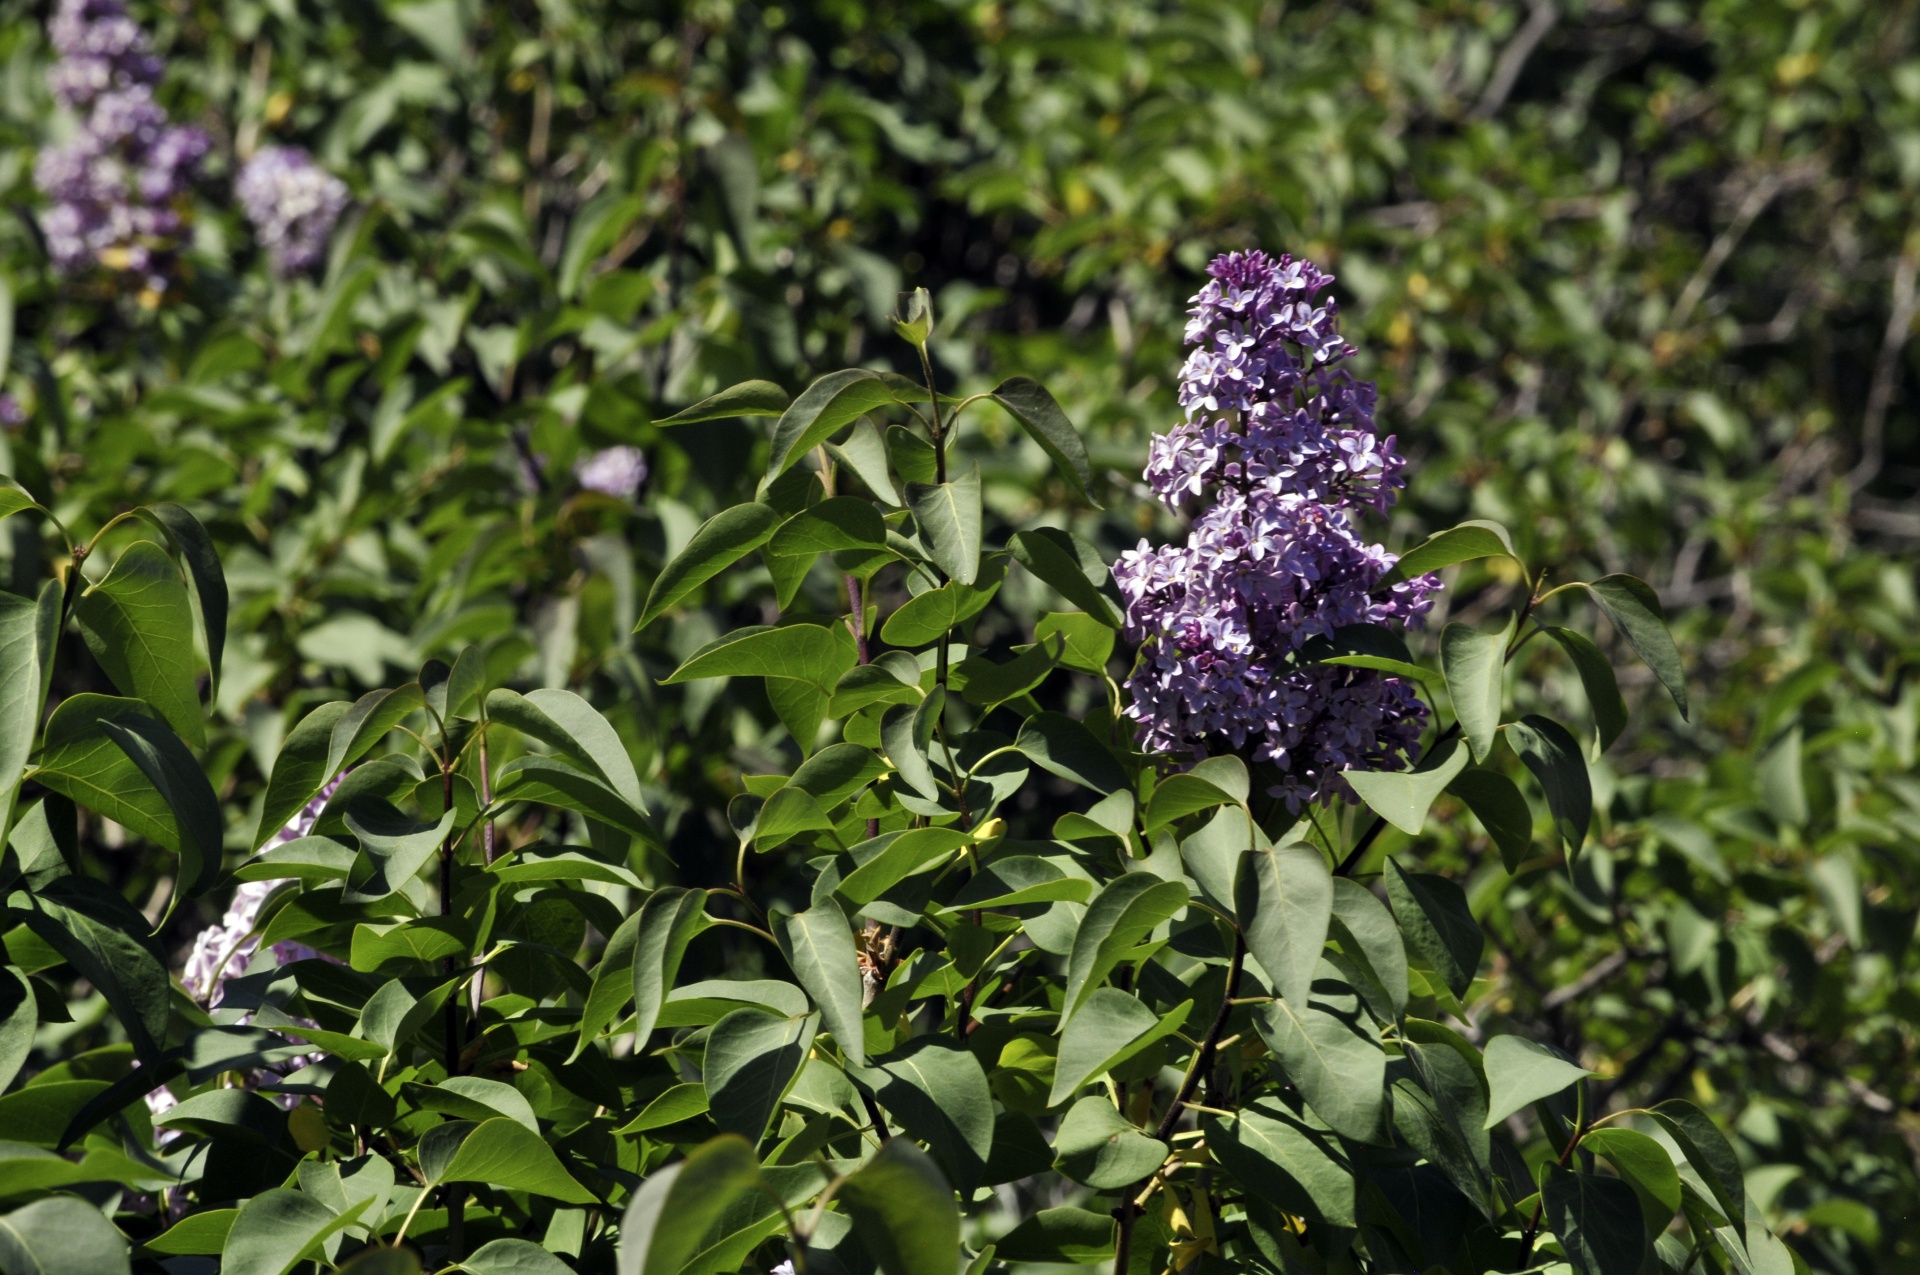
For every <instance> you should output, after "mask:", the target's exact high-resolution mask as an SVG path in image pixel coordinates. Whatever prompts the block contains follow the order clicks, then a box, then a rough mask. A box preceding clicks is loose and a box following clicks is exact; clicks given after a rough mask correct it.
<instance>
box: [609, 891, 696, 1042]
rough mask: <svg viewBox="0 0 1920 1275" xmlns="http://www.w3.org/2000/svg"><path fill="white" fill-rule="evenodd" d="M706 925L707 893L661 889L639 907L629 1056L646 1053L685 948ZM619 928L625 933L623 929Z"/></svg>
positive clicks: (635, 938) (634, 955)
mask: <svg viewBox="0 0 1920 1275" xmlns="http://www.w3.org/2000/svg"><path fill="white" fill-rule="evenodd" d="M710 924H711V922H710V921H708V919H707V892H706V891H705V890H683V889H681V888H680V887H678V886H663V887H662V888H660V889H658V890H655V891H654V892H653V893H652V894H650V895H648V896H647V901H646V902H645V903H643V904H641V905H640V920H639V923H638V925H637V926H635V930H634V943H633V1052H634V1053H635V1054H640V1053H642V1052H644V1051H645V1049H646V1047H647V1041H648V1039H649V1038H650V1037H651V1036H652V1035H653V1027H654V1023H655V1022H657V1021H658V1020H659V1017H660V1009H661V1007H662V1006H663V1005H665V1004H666V1002H667V993H668V992H669V991H671V990H672V988H673V984H674V980H675V979H676V978H678V977H679V974H680V959H681V958H682V957H683V956H685V955H686V953H687V944H689V943H691V942H693V940H694V937H695V936H696V935H698V934H700V933H701V932H702V931H704V930H705V929H707V927H708V926H709V925H710ZM623 928H624V927H623Z"/></svg>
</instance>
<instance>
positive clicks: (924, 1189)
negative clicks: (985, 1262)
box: [839, 1138, 960, 1275]
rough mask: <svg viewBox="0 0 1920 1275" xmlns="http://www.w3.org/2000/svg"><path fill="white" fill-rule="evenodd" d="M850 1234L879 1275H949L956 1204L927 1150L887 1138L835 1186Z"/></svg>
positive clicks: (956, 1234)
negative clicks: (849, 1218) (876, 1266)
mask: <svg viewBox="0 0 1920 1275" xmlns="http://www.w3.org/2000/svg"><path fill="white" fill-rule="evenodd" d="M839 1198H840V1200H841V1201H842V1202H843V1203H844V1204H845V1205H846V1208H847V1212H848V1214H850V1215H851V1216H852V1218H853V1234H854V1237H855V1238H856V1239H858V1240H859V1241H860V1244H861V1246H862V1247H863V1248H865V1249H866V1250H867V1252H868V1253H870V1254H872V1255H873V1258H874V1260H875V1261H876V1262H878V1263H879V1266H880V1270H881V1271H882V1272H883V1275H954V1269H955V1268H956V1267H957V1266H958V1265H959V1262H960V1207H959V1205H958V1204H957V1203H956V1202H955V1200H954V1198H953V1188H952V1187H950V1186H948V1185H947V1181H946V1179H945V1178H943V1177H942V1176H941V1174H940V1168H939V1166H938V1165H936V1164H935V1163H934V1162H933V1160H932V1159H931V1158H930V1157H929V1156H928V1155H927V1153H926V1152H924V1151H922V1150H920V1148H918V1147H916V1146H914V1145H913V1143H911V1142H909V1141H908V1140H907V1139H905V1138H893V1139H890V1140H889V1141H888V1142H887V1143H886V1145H884V1146H882V1147H881V1148H880V1149H879V1150H878V1151H876V1152H874V1154H873V1158H872V1159H870V1160H868V1161H867V1162H866V1163H865V1164H863V1165H861V1166H860V1167H859V1168H858V1169H856V1170H855V1171H854V1172H853V1174H852V1175H851V1176H849V1177H848V1178H847V1180H846V1182H845V1183H844V1184H843V1185H842V1186H841V1188H840V1196H839Z"/></svg>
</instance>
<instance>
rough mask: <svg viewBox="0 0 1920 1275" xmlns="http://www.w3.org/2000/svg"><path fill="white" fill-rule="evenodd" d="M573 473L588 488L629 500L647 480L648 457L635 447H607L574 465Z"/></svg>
mask: <svg viewBox="0 0 1920 1275" xmlns="http://www.w3.org/2000/svg"><path fill="white" fill-rule="evenodd" d="M573 476H574V477H575V478H577V479H579V480H580V485H581V486H582V487H584V488H586V489H587V490H588V491H597V492H600V493H601V494H602V495H607V496H618V497H620V498H621V499H622V500H631V499H632V498H633V494H634V493H635V492H637V491H639V490H640V484H641V483H643V482H645V481H647V458H646V454H645V453H643V452H642V451H641V450H640V449H639V448H638V447H625V446H621V447H609V448H607V449H605V450H604V451H598V452H595V453H594V454H593V455H591V456H589V457H587V458H586V459H585V460H583V461H581V462H580V463H579V464H578V465H575V466H574V467H573Z"/></svg>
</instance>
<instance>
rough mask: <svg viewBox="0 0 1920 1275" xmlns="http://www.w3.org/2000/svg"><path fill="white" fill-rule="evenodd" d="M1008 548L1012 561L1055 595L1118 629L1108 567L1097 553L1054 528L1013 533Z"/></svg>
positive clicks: (1084, 543) (1117, 616) (1039, 528)
mask: <svg viewBox="0 0 1920 1275" xmlns="http://www.w3.org/2000/svg"><path fill="white" fill-rule="evenodd" d="M1011 547H1012V549H1013V558H1014V561H1016V562H1018V563H1019V564H1020V565H1021V566H1023V567H1025V568H1026V569H1027V570H1028V571H1031V572H1032V573H1033V574H1034V575H1035V576H1038V577H1039V578H1040V579H1041V580H1042V581H1044V582H1045V583H1047V584H1048V585H1051V586H1052V588H1053V590H1054V592H1056V593H1058V594H1059V595H1060V596H1061V597H1063V598H1065V599H1066V600H1067V601H1069V602H1071V603H1073V604H1074V605H1075V606H1077V607H1079V608H1080V609H1081V610H1082V611H1083V612H1085V613H1086V614H1087V615H1089V616H1091V617H1093V618H1094V619H1095V620H1098V621H1099V622H1100V623H1102V624H1104V625H1106V626H1107V627H1109V628H1114V629H1117V628H1119V627H1120V624H1121V615H1120V608H1119V607H1117V606H1115V605H1114V602H1113V599H1112V598H1110V597H1108V596H1107V593H1106V584H1107V579H1108V571H1107V564H1106V563H1105V562H1104V561H1102V560H1101V557H1100V551H1099V550H1098V549H1095V548H1094V547H1093V546H1092V545H1090V544H1088V543H1087V542H1086V541H1084V540H1082V539H1080V537H1078V536H1076V535H1074V534H1073V533H1072V532H1070V531H1063V530H1060V529H1059V528H1056V527H1035V528H1033V529H1031V530H1028V531H1018V532H1015V533H1014V536H1013V540H1012V541H1011Z"/></svg>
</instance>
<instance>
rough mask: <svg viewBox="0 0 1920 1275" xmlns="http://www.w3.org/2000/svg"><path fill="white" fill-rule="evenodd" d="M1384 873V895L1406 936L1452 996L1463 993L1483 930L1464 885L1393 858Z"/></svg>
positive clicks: (1470, 979) (1482, 943) (1477, 966)
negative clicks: (1415, 869) (1410, 868)
mask: <svg viewBox="0 0 1920 1275" xmlns="http://www.w3.org/2000/svg"><path fill="white" fill-rule="evenodd" d="M1386 876H1387V899H1388V901H1389V902H1391V903H1392V904H1393V914H1394V918H1395V919H1396V920H1398V921H1399V922H1400V928H1401V931H1402V932H1403V933H1405V935H1406V936H1407V942H1408V943H1410V944H1412V945H1413V950H1414V951H1415V952H1417V953H1419V954H1420V956H1421V958H1422V959H1423V960H1425V961H1426V963H1427V966H1428V968H1430V969H1432V970H1433V971H1434V972H1435V973H1437V974H1439V975H1440V978H1441V980H1442V981H1443V982H1445V983H1446V985H1447V987H1448V988H1449V989H1451V990H1452V992H1453V994H1454V995H1455V996H1464V995H1466V991H1467V985H1468V984H1470V983H1472V982H1473V976H1474V975H1475V974H1476V973H1478V972H1479V969H1480V952H1481V950H1482V948H1484V947H1485V945H1486V935H1484V934H1483V933H1481V931H1480V923H1479V922H1478V921H1476V920H1474V919H1473V912H1472V911H1471V910H1470V909H1469V908H1468V907H1467V896H1466V893H1465V891H1463V890H1461V888H1460V887H1459V886H1458V885H1456V884H1454V883H1453V882H1452V881H1449V880H1447V878H1445V877H1441V876H1434V875H1433V874H1431V873H1426V872H1408V871H1407V870H1406V869H1404V868H1402V867H1401V866H1400V864H1399V863H1398V862H1397V861H1395V860H1392V859H1389V860H1387V874H1386Z"/></svg>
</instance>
